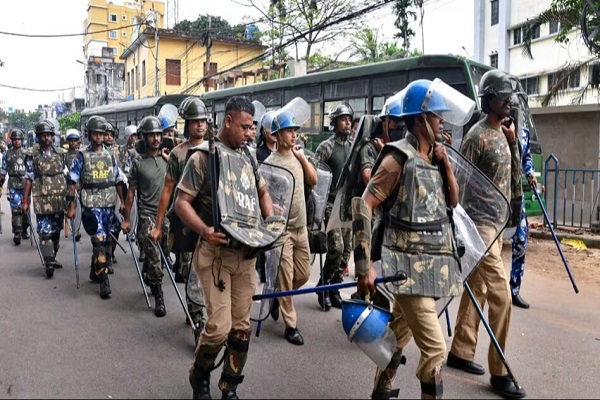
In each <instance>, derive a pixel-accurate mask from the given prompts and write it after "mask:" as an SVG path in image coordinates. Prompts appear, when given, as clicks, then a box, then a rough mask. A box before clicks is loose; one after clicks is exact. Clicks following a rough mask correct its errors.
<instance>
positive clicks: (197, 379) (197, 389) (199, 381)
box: [190, 367, 212, 399]
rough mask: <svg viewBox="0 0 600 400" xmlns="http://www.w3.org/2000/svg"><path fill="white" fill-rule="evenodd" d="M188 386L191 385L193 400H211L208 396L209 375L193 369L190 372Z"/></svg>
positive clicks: (196, 368)
mask: <svg viewBox="0 0 600 400" xmlns="http://www.w3.org/2000/svg"><path fill="white" fill-rule="evenodd" d="M190 385H192V392H193V394H192V398H193V399H212V397H211V396H210V373H208V374H207V373H205V372H203V371H200V369H199V368H198V367H195V368H194V370H193V371H190Z"/></svg>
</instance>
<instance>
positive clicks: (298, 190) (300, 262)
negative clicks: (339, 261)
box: [265, 98, 317, 345]
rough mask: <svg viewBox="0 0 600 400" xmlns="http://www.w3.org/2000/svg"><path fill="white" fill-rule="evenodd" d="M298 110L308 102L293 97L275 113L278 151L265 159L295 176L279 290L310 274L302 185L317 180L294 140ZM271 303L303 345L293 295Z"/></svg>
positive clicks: (306, 107)
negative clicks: (279, 311) (278, 308)
mask: <svg viewBox="0 0 600 400" xmlns="http://www.w3.org/2000/svg"><path fill="white" fill-rule="evenodd" d="M302 109H304V110H302ZM301 111H305V113H304V114H306V116H310V106H309V105H308V104H307V103H306V102H305V101H304V100H302V99H300V98H295V99H293V100H292V101H291V102H290V103H288V104H287V105H286V106H285V107H283V108H282V109H281V110H279V111H278V112H277V113H275V115H274V118H273V122H272V128H271V135H273V136H275V137H277V143H278V146H277V151H276V152H274V153H272V154H271V155H270V156H269V157H268V158H267V159H266V160H265V162H266V163H268V164H272V165H275V166H278V167H282V168H285V169H287V170H288V171H290V172H291V173H292V174H293V176H294V184H295V188H294V198H293V201H292V206H291V208H290V211H289V216H288V225H287V231H288V232H287V234H286V236H285V241H284V244H283V251H282V255H281V268H280V270H279V275H278V282H279V290H280V291H287V290H292V289H298V288H300V287H302V286H303V285H304V284H305V283H306V282H308V279H309V278H310V249H309V245H308V231H307V229H306V203H305V197H304V185H305V184H306V185H308V186H311V187H312V186H314V185H316V184H317V171H316V170H315V167H314V166H313V165H312V164H311V163H310V162H309V161H308V159H307V158H306V156H305V155H304V152H303V150H302V149H300V147H299V146H298V144H297V140H298V129H300V126H301V125H302V123H304V121H301V120H299V119H298V117H297V115H298V114H300V112H301ZM274 303H275V306H276V305H277V304H279V306H280V308H281V315H282V316H283V321H284V322H285V338H286V339H287V341H288V342H290V343H292V344H295V345H303V344H304V339H303V337H302V335H301V334H300V332H299V331H298V327H297V321H298V318H297V315H296V309H295V308H294V303H293V301H292V297H291V296H286V297H281V298H279V300H277V299H275V300H274Z"/></svg>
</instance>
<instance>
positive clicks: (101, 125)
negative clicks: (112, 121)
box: [85, 115, 108, 137]
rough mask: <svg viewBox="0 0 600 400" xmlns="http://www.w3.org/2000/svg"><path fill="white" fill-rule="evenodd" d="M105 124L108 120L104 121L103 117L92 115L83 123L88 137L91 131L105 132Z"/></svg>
mask: <svg viewBox="0 0 600 400" xmlns="http://www.w3.org/2000/svg"><path fill="white" fill-rule="evenodd" d="M107 124H108V122H106V119H105V118H104V117H100V116H98V115H94V116H93V117H90V119H88V120H87V122H86V123H85V133H86V134H87V135H88V137H89V135H90V134H91V133H92V132H101V133H106V125H107Z"/></svg>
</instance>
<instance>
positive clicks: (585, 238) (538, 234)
mask: <svg viewBox="0 0 600 400" xmlns="http://www.w3.org/2000/svg"><path fill="white" fill-rule="evenodd" d="M554 233H556V237H557V238H558V240H559V241H560V240H562V239H578V240H581V241H582V242H583V243H585V245H586V246H587V247H591V248H595V249H600V236H590V235H575V234H572V233H564V232H556V231H554ZM529 235H530V236H531V237H533V238H536V239H546V240H554V238H553V237H552V233H550V232H549V231H548V232H546V231H541V230H539V229H532V228H530V229H529Z"/></svg>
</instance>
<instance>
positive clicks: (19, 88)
mask: <svg viewBox="0 0 600 400" xmlns="http://www.w3.org/2000/svg"><path fill="white" fill-rule="evenodd" d="M83 86H84V85H79V86H71V87H68V88H62V89H33V88H24V87H19V86H11V85H4V84H2V83H0V87H3V88H8V89H16V90H26V91H28V92H62V91H64V90H71V89H77V88H80V87H83Z"/></svg>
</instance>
